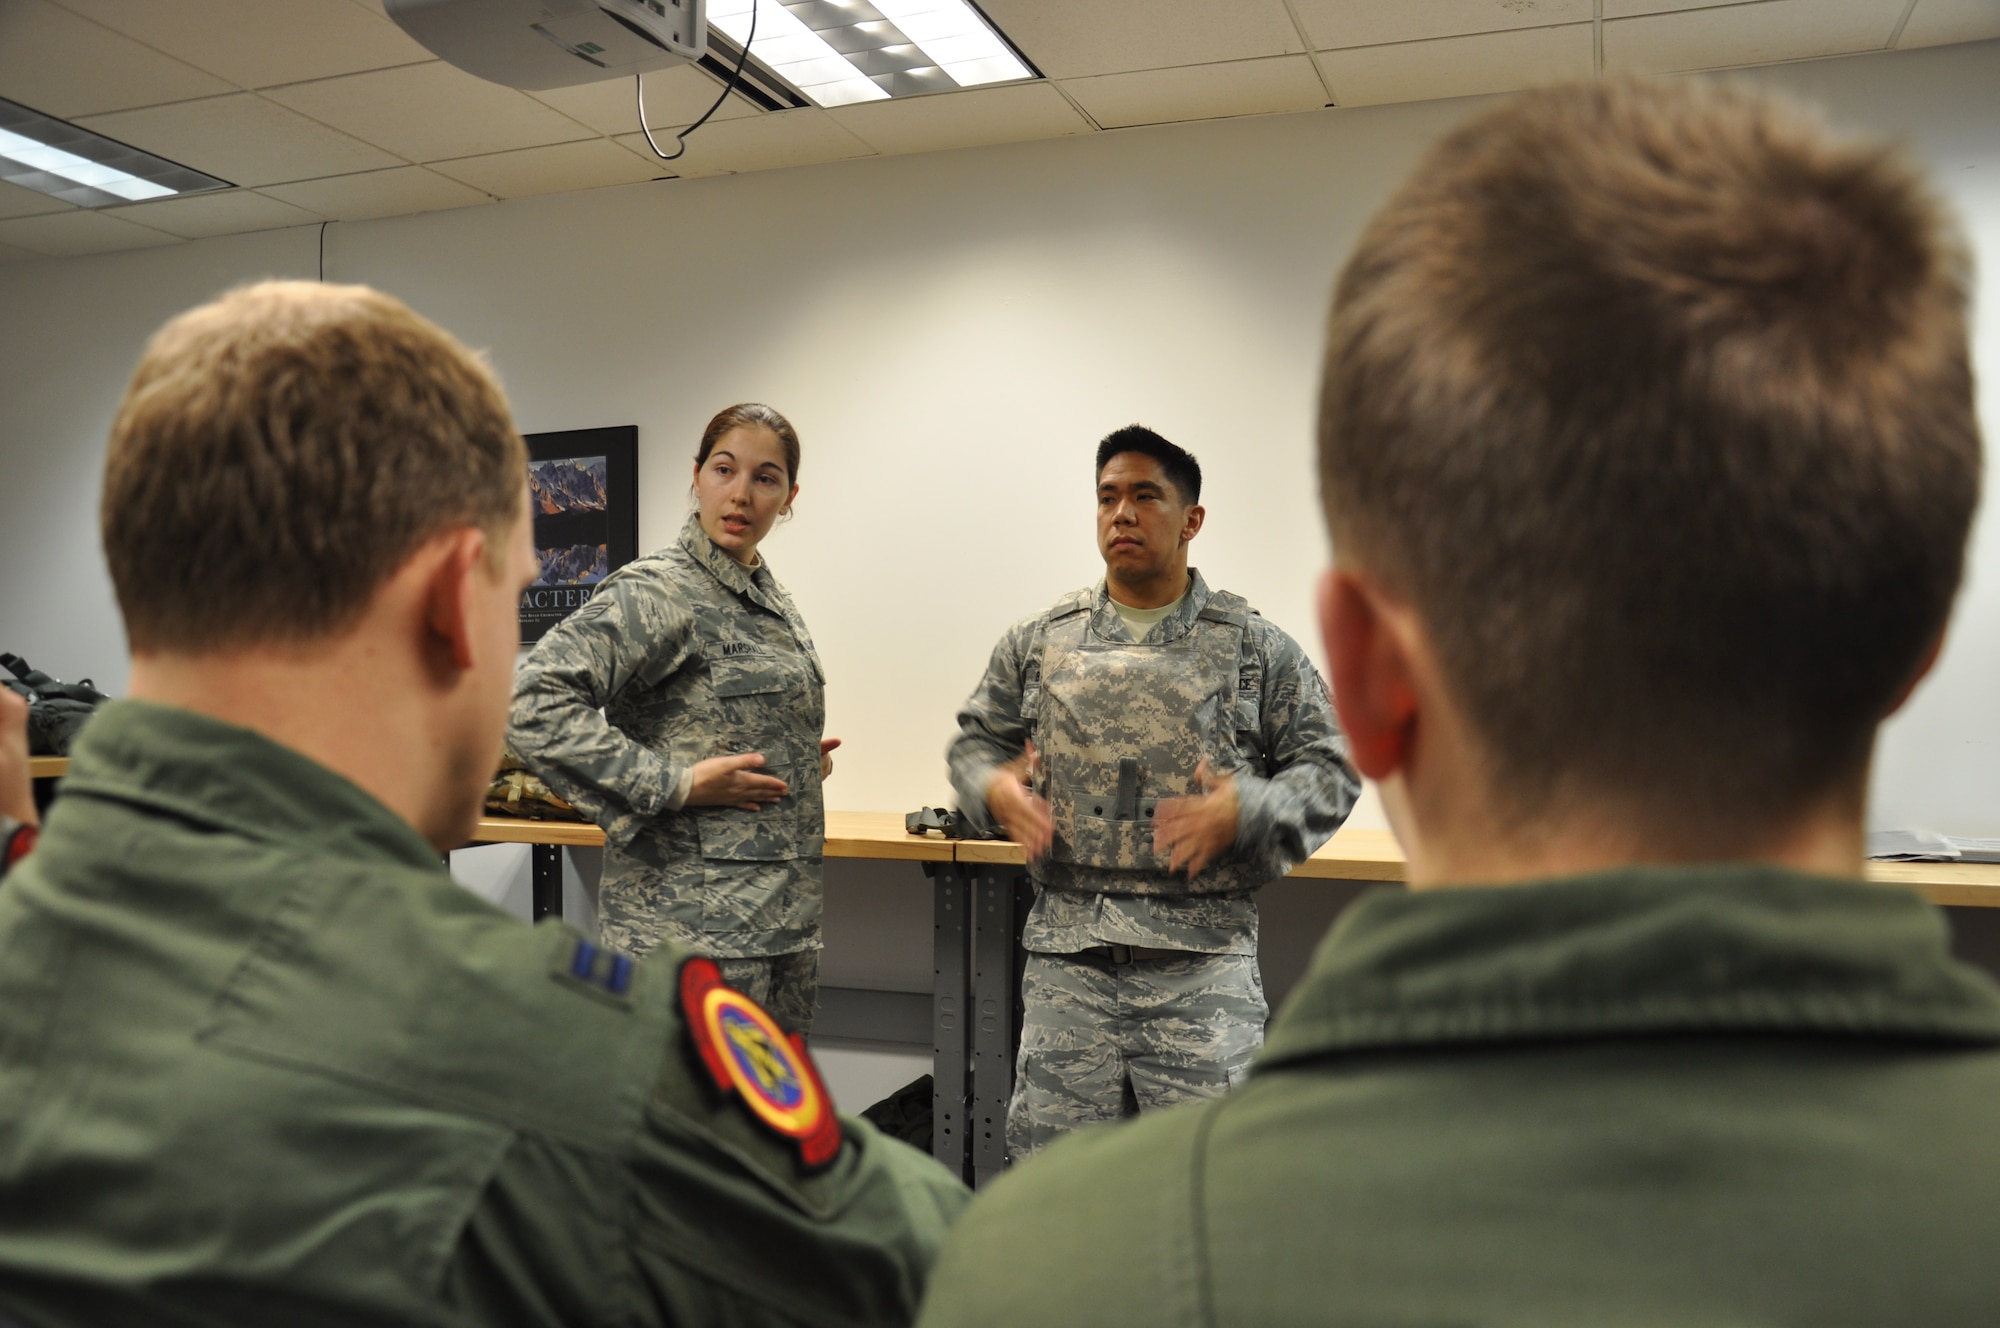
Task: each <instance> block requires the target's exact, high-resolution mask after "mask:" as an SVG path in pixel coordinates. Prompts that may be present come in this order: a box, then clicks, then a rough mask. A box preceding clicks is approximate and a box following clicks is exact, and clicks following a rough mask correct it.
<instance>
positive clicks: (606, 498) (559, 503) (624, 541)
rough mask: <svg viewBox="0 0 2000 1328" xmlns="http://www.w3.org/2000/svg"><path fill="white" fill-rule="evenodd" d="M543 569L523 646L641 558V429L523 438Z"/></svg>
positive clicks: (530, 592) (525, 618)
mask: <svg viewBox="0 0 2000 1328" xmlns="http://www.w3.org/2000/svg"><path fill="white" fill-rule="evenodd" d="M523 436H524V437H525V438H526V439H527V443H528V495H529V501H530V502H531V503H532V505H533V507H534V513H535V557H536V559H537V560H538V561H539V562H540V563H541V573H540V574H539V575H538V576H536V578H535V583H534V584H533V585H531V586H529V587H528V588H527V589H526V590H525V591H523V592H521V644H522V645H524V646H528V645H533V644H534V643H535V642H537V641H539V640H541V639H542V635H543V633H545V632H547V631H548V630H549V628H551V627H554V626H555V625H556V624H557V623H559V622H561V621H562V620H563V619H564V618H567V617H569V615H570V614H572V613H574V612H575V611H576V610H577V609H579V608H581V607H582V606H583V605H585V604H587V603H589V602H590V597H591V596H592V595H594V594H596V593H597V583H598V582H600V581H602V580H603V579H604V578H605V577H607V576H609V575H610V574H611V572H612V571H613V570H614V569H616V568H620V567H623V566H624V565H625V564H626V563H629V562H631V561H632V560H633V559H634V558H636V557H638V556H639V426H638V425H636V424H620V425H615V426H613V427H611V428H608V429H564V430H562V431H561V432H558V433H531V434H525V435H523Z"/></svg>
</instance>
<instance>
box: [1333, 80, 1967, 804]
mask: <svg viewBox="0 0 2000 1328" xmlns="http://www.w3.org/2000/svg"><path fill="white" fill-rule="evenodd" d="M1967 277H1968V263H1967V259H1966V257H1965V254H1964V252H1963V250H1962V248H1961V247H1960V246H1959V244H1958V243H1957V242H1956V240H1955V238H1954V236H1953V235H1952V233H1951V232H1950V230H1949V228H1948V226H1947V225H1946V223H1945V221H1944V219H1943V217H1942V215H1941V213H1940V211H1939V209H1938V207H1937V205H1936V204H1935V203H1933V201H1932V200H1931V198H1930V197H1929V195H1928V194H1927V192H1926V191H1925V189H1924V187H1923V186H1922V184H1921V182H1920V181H1919V179H1918V178H1917V176H1916V175H1915V174H1914V172H1913V171H1912V170H1911V169H1910V168H1909V167H1907V166H1906V165H1904V164H1903V162H1902V161H1901V159H1900V158H1899V157H1898V156H1897V154H1895V153H1894V152H1892V151H1890V150H1889V149H1887V148H1885V147H1882V146H1879V145H1862V144H1843V143H1837V142H1834V141H1832V140H1830V139H1829V138H1828V137H1827V136H1826V135H1825V134H1824V133H1823V132H1822V131H1821V130H1820V129H1819V128H1818V126H1817V125H1816V124H1815V123H1814V122H1812V121H1811V120H1810V119H1809V118H1807V117H1805V116H1803V115H1802V114H1800V113H1798V112H1796V111H1793V110H1790V109H1788V108H1785V107H1782V106H1779V105H1775V104H1773V103H1772V102H1769V101H1766V100H1762V99H1759V98H1757V97H1754V96H1751V95H1749V94H1747V93H1743V92H1738V91H1732V90H1728V89H1725V88H1720V87H1715V86H1711V85H1704V84H1697V83H1692V82H1677V83H1671V84H1664V83H1663V84H1645V83H1637V82H1613V83H1608V84H1600V85H1589V86H1574V87H1563V88H1555V89H1550V90H1546V91H1541V92H1534V93H1530V94H1527V95H1525V96H1522V97H1520V98H1517V99H1515V100H1514V101H1512V102H1510V103H1508V104H1507V105H1505V106H1503V107H1501V108H1499V109H1498V110H1495V111H1493V112H1490V113H1488V114H1485V115H1482V116H1480V117H1479V118H1477V119H1475V120H1474V121H1472V122H1471V123H1469V124H1467V125H1465V126H1464V127H1462V128H1460V129H1458V130H1457V131H1456V132H1454V133H1452V134H1451V135H1450V136H1449V137H1447V138H1446V139H1445V140H1444V141H1443V142H1442V143H1440V144H1439V145H1438V146H1437V147H1436V148H1435V149H1434V150H1433V151H1432V152H1431V153H1430V154H1429V156H1428V157H1427V158H1426V159H1425V161H1424V162H1423V164H1422V165H1421V166H1420V167H1419V168H1418V170H1417V171H1416V173H1415V175H1414V176H1413V177H1412V178H1411V180H1410V181H1409V182H1408V183H1407V184H1406V185H1405V186H1404V187H1403V188H1402V189H1401V191H1400V192H1399V193H1398V194H1397V195H1396V196H1395V197H1394V199H1392V201H1391V202H1390V203H1389V204H1388V206H1387V207H1385V208H1384V209H1383V210H1382V212H1381V213H1379V214H1378V215H1377V216H1376V217H1375V218H1374V220H1373V221H1372V222H1371V223H1370V225H1369V227H1368V229H1367V231H1366V232H1365V234H1364V235H1363V237H1362V239H1361V242H1360V244H1359V246H1358V248H1357V249H1356V251H1355V252H1354V254H1353V255H1352V257H1351V258H1350V259H1349V261H1348V263H1347V265H1346V267H1345V268H1344V270H1343V271H1342V273H1341V276H1340V280H1339V283H1338V286H1337V289H1336V292H1335V296H1334V303H1333V312H1332V317H1331V322H1330V327H1329V332H1328V342H1327V351H1326V364H1325V377H1324V383H1323V391H1322V396H1321V404H1320V466H1321V488H1322V494H1323V497H1324V501H1325V504H1326V510H1327V520H1328V524H1329V527H1330V529H1331V530H1332V532H1333V536H1334V541H1335V544H1336V547H1337V548H1351V550H1352V551H1353V553H1354V554H1355V555H1356V557H1357V558H1358V559H1359V561H1360V562H1361V563H1362V564H1363V565H1365V566H1367V567H1369V568H1370V569H1371V570H1372V571H1374V572H1375V573H1376V574H1377V575H1379V576H1381V577H1383V578H1384V579H1385V581H1386V582H1388V583H1389V584H1391V585H1392V586H1394V587H1395V588H1397V589H1398V590H1399V592H1400V593H1403V594H1405V595H1407V596H1408V597H1409V598H1410V599H1411V601H1412V602H1413V603H1414V604H1415V606H1416V607H1417V609H1418V612H1419V613H1420V614H1421V615H1422V617H1423V620H1424V622H1425V624H1426V627H1427V629H1428V631H1429V633H1430V635H1431V637H1432V639H1433V641H1434V643H1435V648H1436V650H1437V652H1438V655H1439V662H1440V667H1441V668H1442V669H1443V671H1444V674H1445V680H1446V684H1447V686H1448V687H1449V688H1450V689H1451V690H1452V694H1453V696H1454V698H1455V699H1456V700H1457V701H1458V702H1459V703H1460V704H1462V705H1463V707H1464V709H1465V711H1466V713H1467V716H1468V720H1469V722H1470V723H1472V724H1473V725H1475V726H1476V729H1477V731H1478V732H1479V733H1480V736H1481V737H1482V739H1483V742H1484V745H1486V746H1487V747H1488V748H1489V749H1490V755H1491V756H1492V758H1493V760H1494V762H1495V765H1496V770H1495V774H1496V777H1497V778H1498V779H1500V780H1501V781H1503V783H1504V784H1505V786H1506V788H1508V789H1511V790H1513V793H1514V795H1515V797H1516V799H1517V805H1518V806H1519V807H1520V808H1522V809H1523V810H1526V809H1530V808H1532V807H1533V806H1534V805H1535V804H1536V803H1537V802H1538V800H1539V799H1541V798H1543V797H1546V796H1548V795H1550V794H1553V793H1558V792H1563V793H1573V792H1582V793H1585V794H1587V795H1590V796H1602V797H1608V798H1610V799H1614V800H1617V801H1619V802H1621V803H1631V804H1632V805H1634V806H1640V807H1650V808H1652V809H1655V810H1656V811H1657V813H1658V815H1659V816H1660V817H1661V818H1663V819H1665V820H1667V821H1669V822H1671V821H1672V820H1674V819H1677V818H1688V819H1689V821H1690V822H1693V821H1695V820H1702V821H1706V822H1707V823H1708V825H1710V826H1719V825H1722V824H1732V823H1733V824H1737V825H1748V824H1750V823H1752V822H1755V821H1758V820H1766V819H1768V818H1770V817H1772V816H1775V815H1783V814H1785V813H1787V812H1791V811H1796V810H1800V809H1802V808H1803V807H1804V806H1805V805H1807V804H1808V803H1809V802H1810V801H1811V800H1813V799H1815V798H1816V797H1818V796H1822V795H1824V794H1826V793H1828V792H1831V791H1832V790H1834V789H1835V788H1838V787H1840V786H1841V784H1842V782H1843V781H1846V780H1850V779H1852V778H1853V777H1854V776H1855V775H1856V774H1857V773H1858V772H1859V771H1860V770H1861V769H1862V768H1863V767H1864V766H1865V763H1866V761H1867V759H1868V754H1869V751H1870V750H1871V746H1872V742H1873V735H1874V730H1875V728H1876V726H1877V724H1878V723H1879V722H1880V720H1881V719H1882V717H1883V715H1884V714H1885V712H1886V711H1887V709H1888V708H1889V706H1890V705H1892V704H1893V702H1894V699H1895V697H1896V696H1897V695H1898V693H1899V692H1900V690H1901V689H1902V688H1903V687H1905V686H1907V684H1908V682H1909V680H1910V679H1911V677H1912V676H1913V674H1914V672H1915V670H1916V669H1917V667H1918V666H1919V664H1920V661H1921V659H1922V657H1923V655H1924V653H1925V651H1926V650H1927V648H1928V647H1929V645H1930V644H1931V642H1932V641H1933V640H1934V639H1935V637H1936V634H1937V633H1938V632H1939V630H1940V629H1941V628H1942V626H1943V624H1944V621H1945V618H1946V616H1947V614H1948V613H1949V611H1950V606H1951V601H1952V598H1953V595H1954V594H1955V592H1956V590H1957V587H1958V583H1959V578H1960V573H1961V570H1962V565H1963V560H1964V550H1965V541H1966V534H1967V529H1968V526H1969V524H1970V521H1971V518H1972V513H1973V510H1974V508H1975V506H1976V505H1977V501H1978V492H1979V481H1980V464H1981V463H1980V444H1979V437H1978V430H1977V425H1976V423H1975V420H1974V415H1973V400H1972V376H1971V371H1970V368H1969V364H1968V353H1967V346H1966V332H1965V307H1966V284H1967Z"/></svg>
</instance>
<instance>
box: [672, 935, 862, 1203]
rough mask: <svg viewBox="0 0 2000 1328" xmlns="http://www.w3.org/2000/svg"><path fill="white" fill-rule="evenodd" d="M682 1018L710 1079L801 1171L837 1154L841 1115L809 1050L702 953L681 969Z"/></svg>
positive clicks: (823, 1163) (818, 1166) (825, 1162)
mask: <svg viewBox="0 0 2000 1328" xmlns="http://www.w3.org/2000/svg"><path fill="white" fill-rule="evenodd" d="M680 989H681V1015H682V1017H683V1019H684V1020H685V1022H686V1024H687V1033H688V1041H689V1043H690V1044H691V1046H692V1048H693V1051H694V1055H695V1058H696V1060H698V1061H699V1062H700V1064H701V1067H702V1069H704V1070H705V1071H707V1075H708V1080H709V1082H710V1083H712V1084H713V1085H715V1090H716V1092H717V1093H718V1094H720V1095H721V1096H722V1098H723V1099H724V1100H725V1101H726V1100H728V1099H730V1098H735V1099H736V1100H737V1101H738V1102H740V1103H741V1104H742V1105H743V1107H744V1108H745V1109H747V1110H748V1111H749V1113H750V1114H751V1115H752V1116H753V1117H755V1118H756V1120H757V1121H758V1123H759V1124H761V1125H763V1126H764V1127H765V1128H766V1129H768V1130H769V1131H771V1133H773V1134H775V1135H777V1136H779V1137H780V1138H782V1139H786V1140H789V1141H790V1142H791V1143H792V1144H793V1145H794V1147H796V1148H797V1150H798V1154H799V1165H800V1167H801V1168H802V1169H803V1170H805V1171H808V1172H812V1171H818V1170H820V1169H821V1168H823V1167H825V1166H827V1165H829V1164H830V1163H832V1162H833V1160H834V1159H835V1158H837V1157H839V1156H840V1144H841V1133H840V1118H839V1117H838V1116H837V1115H835V1113H834V1110H833V1099H832V1097H831V1096H830V1095H828V1093H827V1091H826V1084H825V1081H823V1080H822V1079H821V1078H820V1076H819V1067H818V1066H817V1065H815V1064H813V1059H812V1055H811V1053H809V1052H807V1050H806V1044H805V1039H804V1038H801V1037H799V1036H797V1035H796V1034H794V1035H792V1036H789V1037H788V1036H786V1034H785V1032H784V1030H783V1029H781V1028H779V1027H778V1023H777V1021H776V1020H775V1019H773V1018H771V1016H770V1015H769V1014H767V1013H765V1011H764V1008H763V1007H762V1006H760V1005H758V1004H757V1002H755V1001H753V1000H751V999H750V998H749V997H748V996H745V995H744V994H743V993H742V992H740V991H737V990H735V989H733V988H731V987H727V986H724V985H723V982H722V970H721V969H720V968H718V967H717V966H716V963H715V961H714V960H712V959H706V958H703V957H701V956H699V955H697V956H695V957H693V958H691V959H689V960H687V961H686V962H685V963H683V964H682V965H681V977H680Z"/></svg>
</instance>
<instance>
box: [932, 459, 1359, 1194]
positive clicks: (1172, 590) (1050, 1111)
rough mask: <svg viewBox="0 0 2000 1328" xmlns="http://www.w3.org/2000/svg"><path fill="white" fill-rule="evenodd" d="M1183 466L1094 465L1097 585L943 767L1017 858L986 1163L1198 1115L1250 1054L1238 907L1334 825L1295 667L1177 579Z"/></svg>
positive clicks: (1329, 735)
mask: <svg viewBox="0 0 2000 1328" xmlns="http://www.w3.org/2000/svg"><path fill="white" fill-rule="evenodd" d="M1205 516H1206V513H1205V511H1204V509H1203V508H1202V506H1201V466H1200V465H1199V464H1198V463H1197V462H1196V461H1195V459H1194V458H1193V457H1192V456H1190V455H1189V454H1188V453H1187V452H1185V451H1183V450H1182V449H1181V448H1179V447H1176V446H1175V445H1174V444H1172V443H1170V442H1168V441H1167V440H1166V439H1165V438H1162V437H1161V436H1160V435H1159V434H1157V433H1154V432H1153V431H1152V430H1151V429H1147V428H1144V427H1143V426H1140V425H1136V424H1135V425H1130V426H1128V427H1126V428H1123V429H1119V430H1117V431H1115V432H1113V433H1112V434H1110V435H1109V436H1108V437H1106V438H1105V439H1104V440H1103V441H1102V442H1100V443H1099V444H1098V447H1097V543H1098V551H1099V552H1100V553H1101V554H1102V555H1103V557H1104V579H1103V580H1102V581H1100V582H1099V583H1098V584H1097V585H1096V586H1095V587H1094V588H1092V589H1088V590H1079V591H1076V592H1074V593H1072V594H1069V595H1066V596H1064V597H1063V598H1062V599H1060V600H1058V601H1057V602H1056V604H1055V607H1053V608H1051V609H1049V610H1047V611H1046V612H1044V613H1041V614H1038V615H1036V616H1035V617H1032V618H1027V619H1024V620H1022V621H1021V622H1018V623H1016V624H1015V625H1014V626H1013V627H1011V628H1009V629H1008V630H1007V633H1006V634H1005V635H1004V636H1002V637H1001V638H1000V643H999V644H998V645H997V646H995V647H994V649H993V657H992V660H991V662H990V663H989V664H988V665H987V668H986V675H985V677H983V678H982V679H980V683H979V688H978V690H977V691H975V692H974V693H973V694H972V697H971V699H970V700H968V701H967V702H966V704H965V709H964V710H962V711H960V712H959V716H958V724H959V732H958V736H957V737H956V738H955V739H953V741H952V744H951V750H950V752H949V754H948V757H947V759H948V760H949V762H950V766H951V781H952V787H953V788H954V790H955V791H956V792H957V794H958V803H959V806H960V808H962V809H963V810H964V811H965V812H966V813H967V814H968V816H969V817H970V819H971V820H972V822H973V823H974V824H975V825H988V824H992V823H995V822H997V823H998V824H999V825H1000V826H1001V827H1002V828H1004V829H1005V830H1006V832H1007V834H1008V835H1009V836H1010V837H1011V838H1013V839H1014V840H1015V841H1016V842H1018V843H1020V844H1021V845H1023V847H1024V848H1025V849H1026V850H1027V854H1028V864H1029V870H1030V872H1031V873H1032V875H1033V877H1034V881H1035V902H1034V905H1033V907H1032V908H1031V909H1030V911H1029V913H1028V917H1027V920H1026V924H1025V926H1024V927H1023V929H1022V935H1021V943H1022V945H1023V947H1024V948H1025V949H1026V950H1027V952H1028V958H1027V964H1026V968H1025V970H1024V972H1023V975H1022V979H1021V1001H1022V1005H1023V1007H1024V1009H1023V1014H1022V1020H1021V1052H1020V1057H1019V1062H1018V1067H1017V1079H1016V1083H1015V1088H1014V1095H1013V1099H1012V1101H1010V1102H1009V1104H1008V1108H1007V1146H1008V1151H1009V1153H1010V1155H1011V1156H1012V1157H1013V1158H1014V1159H1017V1160H1018V1159H1020V1158H1024V1157H1027V1156H1028V1155H1030V1154H1031V1153H1033V1152H1034V1151H1035V1150H1036V1149H1039V1148H1042V1147H1044V1146H1046V1145H1047V1144H1048V1143H1050V1142H1051V1141H1053V1140H1054V1139H1056V1138H1057V1137H1058V1136H1060V1135H1062V1134H1064V1133H1067V1132H1068V1131H1070V1130H1073V1129H1075V1128H1077V1127H1078V1126H1081V1125H1088V1124H1091V1123H1093V1122H1099V1121H1110V1120H1117V1119H1119V1118H1120V1117H1121V1116H1129V1115H1133V1114H1136V1113H1138V1112H1141V1111H1150V1110H1153V1109H1155V1108H1158V1107H1164V1106H1170V1105H1172V1104H1174V1103H1178V1102H1186V1101H1192V1100H1196V1099H1200V1098H1211V1097H1218V1096H1220V1095H1221V1094H1223V1093H1225V1092H1227V1091H1228V1090H1229V1088H1230V1087H1231V1086H1232V1085H1234V1084H1235V1083H1237V1082H1239V1081H1240V1080H1241V1079H1242V1077H1243V1074H1244V1071H1245V1070H1246V1069H1247V1068H1248V1066H1249V1064H1250V1057H1251V1056H1252V1055H1253V1054H1254V1053H1255V1052H1256V1050H1257V1048H1258V1047H1259V1046H1261V1045H1262V1044H1263V1041H1264V1021H1265V1019H1266V1017H1267V1016H1268V1015H1269V1014H1270V1008H1269V1007H1268V1006H1267V1005H1266V1004H1265V1002H1264V984H1263V979H1262V976H1261V975H1260V973H1259V971H1258V967H1257V900H1256V891H1257V889H1258V887H1260V886H1263V885H1266V884H1268V883H1269V882H1271V881H1274V880H1277V879H1278V878H1280V877H1282V876H1283V875H1284V874H1285V873H1286V872H1288V871H1290V870H1291V869H1292V868H1293V867H1295V866H1297V865H1298V864H1299V862H1300V861H1302V860H1303V859H1305V858H1306V857H1307V856H1309V855H1310V854H1311V853H1312V852H1313V850H1314V849H1317V848H1318V847H1319V846H1320V845H1321V844H1324V843H1325V842H1326V841H1327V839H1328V838H1329V837H1331V836H1332V834H1333V832H1334V831H1335V830H1337V829H1339V828H1340V823H1341V822H1342V821H1344V820H1345V819H1347V814H1348V812H1350V811H1352V810H1353V808H1354V800H1355V797H1356V795H1357V794H1359V793H1360V791H1361V786H1360V782H1359V781H1358V780H1357V779H1356V778H1355V776H1354V771H1353V770H1352V768H1351V767H1349V765H1348V764H1347V752H1346V748H1345V746H1344V745H1343V743H1342V742H1341V738H1340V730H1339V728H1338V727H1337V726H1336V725H1335V723H1334V718H1333V708H1332V706H1331V705H1330V704H1329V702H1328V700H1327V695H1326V686H1325V684H1323V683H1322V682H1321V681H1320V677H1319V672H1318V671H1317V670H1316V669H1314V668H1313V666H1312V661H1311V660H1309V659H1307V658H1306V653H1305V651H1303V650H1301V649H1300V648H1299V645H1298V643H1297V642H1296V641H1294V640H1292V638H1291V637H1289V636H1287V635H1286V634H1285V633H1284V631H1283V630H1282V629H1281V628H1279V627H1277V626H1276V625H1274V624H1273V623H1271V622H1270V621H1268V620H1267V619H1265V618H1264V617H1263V616H1262V615H1260V614H1258V613H1257V612H1256V610H1254V609H1252V608H1251V607H1250V606H1249V604H1247V603H1246V602H1245V601H1244V600H1243V599H1242V597H1240V596H1238V595H1233V594H1230V593H1229V592H1228V591H1211V590H1210V589H1209V586H1208V583H1207V582H1206V581H1204V580H1203V579H1202V576H1201V573H1200V572H1198V571H1196V570H1194V569H1193V568H1191V567H1189V566H1188V546H1189V544H1190V543H1192V542H1193V540H1194V538H1195V536H1196V535H1198V534H1199V533H1200V532H1201V528H1202V525H1203V522H1204V518H1205Z"/></svg>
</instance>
